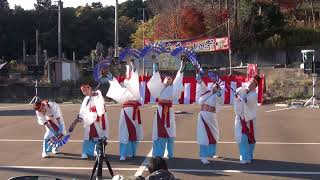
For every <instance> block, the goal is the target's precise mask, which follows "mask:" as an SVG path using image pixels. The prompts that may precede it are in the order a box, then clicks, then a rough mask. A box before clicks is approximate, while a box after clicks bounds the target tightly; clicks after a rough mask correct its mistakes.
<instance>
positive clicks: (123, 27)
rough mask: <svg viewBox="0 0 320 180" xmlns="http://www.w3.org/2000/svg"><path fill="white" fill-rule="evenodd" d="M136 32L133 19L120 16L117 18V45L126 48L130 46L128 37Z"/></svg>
mask: <svg viewBox="0 0 320 180" xmlns="http://www.w3.org/2000/svg"><path fill="white" fill-rule="evenodd" d="M136 30H137V24H136V22H135V21H134V19H133V18H129V17H126V16H121V17H120V18H119V37H120V39H119V45H120V46H121V47H126V46H128V45H130V43H131V42H130V36H131V34H133V33H134V32H136Z"/></svg>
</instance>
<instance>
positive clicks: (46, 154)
mask: <svg viewBox="0 0 320 180" xmlns="http://www.w3.org/2000/svg"><path fill="white" fill-rule="evenodd" d="M41 157H43V158H48V157H49V154H48V153H46V152H42V154H41Z"/></svg>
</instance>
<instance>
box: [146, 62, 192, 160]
mask: <svg viewBox="0 0 320 180" xmlns="http://www.w3.org/2000/svg"><path fill="white" fill-rule="evenodd" d="M153 58H155V57H153ZM185 65H186V59H185V57H183V58H182V61H181V67H180V70H179V71H178V72H177V75H176V77H175V79H174V80H173V79H172V78H171V77H169V76H167V77H165V79H164V81H163V82H162V80H161V77H160V73H159V65H158V63H156V62H153V75H152V77H151V79H150V80H149V81H148V83H147V86H148V88H149V90H150V94H151V95H152V96H153V97H155V98H158V105H157V111H156V113H155V117H154V121H153V132H152V140H153V153H152V154H153V156H154V157H155V156H160V157H163V155H164V151H165V148H166V147H167V150H168V158H173V147H174V140H175V137H176V123H175V117H174V111H173V109H172V100H173V99H178V98H179V97H180V96H181V92H182V91H183V84H182V79H183V71H184V69H185Z"/></svg>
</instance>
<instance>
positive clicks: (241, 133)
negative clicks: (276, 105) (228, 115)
mask: <svg viewBox="0 0 320 180" xmlns="http://www.w3.org/2000/svg"><path fill="white" fill-rule="evenodd" d="M259 82H260V77H259V76H258V75H256V76H254V77H253V78H252V79H251V80H249V81H248V83H247V85H244V86H242V87H239V88H238V89H237V90H236V93H237V94H236V96H235V98H236V100H235V101H234V111H235V114H236V117H235V139H236V142H237V143H238V146H239V152H240V162H241V163H242V164H247V163H251V162H252V160H253V154H254V148H255V143H256V121H257V119H256V117H257V108H258V107H257V104H258V98H257V96H258V95H257V93H256V87H257V86H258V84H259Z"/></svg>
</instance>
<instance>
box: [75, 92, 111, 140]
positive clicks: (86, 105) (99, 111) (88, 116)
mask: <svg viewBox="0 0 320 180" xmlns="http://www.w3.org/2000/svg"><path fill="white" fill-rule="evenodd" d="M93 93H94V94H96V95H94V96H91V97H90V96H86V97H85V98H84V99H83V101H82V104H81V108H80V112H79V118H82V119H83V127H84V134H83V139H84V140H89V133H90V125H91V124H92V123H93V124H94V126H95V128H96V130H97V133H98V136H99V137H107V138H109V125H108V118H107V113H106V110H105V107H104V98H103V96H102V94H101V91H100V90H97V91H95V92H93ZM94 106H95V109H96V112H92V111H91V110H90V108H93V107H94ZM103 114H104V117H105V124H104V125H105V127H106V128H105V130H104V129H103V124H102V123H103V121H102V115H103ZM97 116H99V121H97Z"/></svg>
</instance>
